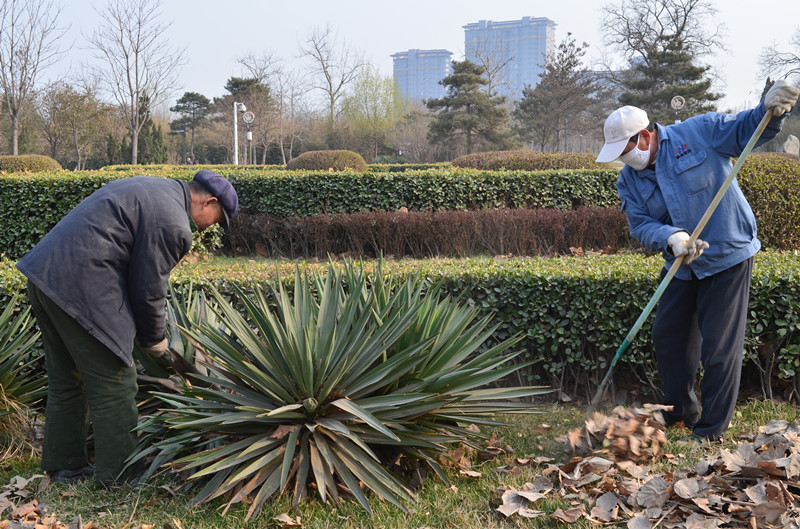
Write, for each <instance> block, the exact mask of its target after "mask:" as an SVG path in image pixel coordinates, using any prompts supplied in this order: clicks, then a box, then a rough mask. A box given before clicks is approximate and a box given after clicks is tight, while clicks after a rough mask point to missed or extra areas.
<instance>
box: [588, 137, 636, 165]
mask: <svg viewBox="0 0 800 529" xmlns="http://www.w3.org/2000/svg"><path fill="white" fill-rule="evenodd" d="M629 141H630V140H628V139H625V140H620V141H615V142H614V143H606V144H605V145H603V148H602V149H600V154H598V155H597V159H596V160H595V161H596V162H598V163H606V162H613V161H614V160H616V159H617V158H619V157H620V155H621V154H622V151H624V150H625V146H626V145H627V144H628V142H629Z"/></svg>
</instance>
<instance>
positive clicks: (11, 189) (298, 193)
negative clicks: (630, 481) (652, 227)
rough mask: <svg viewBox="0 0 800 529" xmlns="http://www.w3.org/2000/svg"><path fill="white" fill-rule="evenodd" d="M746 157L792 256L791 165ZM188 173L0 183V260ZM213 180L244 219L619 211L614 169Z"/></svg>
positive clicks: (161, 170)
mask: <svg viewBox="0 0 800 529" xmlns="http://www.w3.org/2000/svg"><path fill="white" fill-rule="evenodd" d="M751 157H752V158H751ZM751 157H748V160H747V161H746V162H745V164H744V166H743V168H742V171H741V173H740V175H739V184H740V186H741V187H742V190H743V191H744V193H745V196H747V197H748V199H749V200H750V203H751V205H752V206H753V210H754V211H755V214H756V217H757V219H758V220H759V237H760V238H761V241H762V243H763V245H764V247H765V248H776V249H800V224H798V223H800V220H799V219H800V176H798V169H797V165H798V164H797V162H796V161H795V160H792V159H790V158H787V157H775V156H774V155H773V157H772V158H770V157H768V155H767V156H758V155H751ZM786 160H788V161H786ZM197 170H198V166H174V167H168V166H125V167H124V168H123V167H122V166H120V167H119V168H117V169H114V170H102V171H83V172H75V173H71V172H66V171H58V172H52V173H40V174H33V175H29V176H24V175H6V176H3V177H2V178H0V253H2V252H5V253H6V254H7V255H8V256H9V257H13V258H18V257H20V256H21V255H23V254H24V253H25V252H26V251H28V250H29V249H30V248H31V247H32V246H33V245H34V244H35V243H36V242H37V241H38V240H39V239H40V238H41V237H42V236H43V235H44V233H46V232H47V231H48V230H49V229H50V228H52V226H53V225H54V224H55V222H57V221H58V220H59V219H60V218H61V217H63V216H64V215H65V214H66V213H67V212H68V211H69V210H70V209H72V208H73V207H74V206H75V205H77V204H78V203H79V202H80V201H81V200H83V198H85V197H86V196H88V195H89V194H91V192H92V191H94V190H95V189H96V188H97V187H99V186H101V185H103V184H104V183H105V182H107V181H109V180H111V179H114V178H123V177H126V176H134V175H137V174H149V175H151V176H163V177H169V178H181V179H185V180H189V179H191V178H192V176H194V174H195V172H197ZM218 172H220V173H221V174H223V175H224V176H226V177H228V178H230V180H231V181H232V182H233V184H234V186H235V187H236V190H237V193H238V195H239V200H240V205H241V210H242V212H243V213H248V214H267V215H271V216H274V217H281V218H285V217H306V216H313V215H321V214H326V215H334V214H339V213H365V212H371V211H397V210H400V209H401V208H407V209H408V210H410V211H441V210H468V209H483V208H487V209H497V208H508V209H516V208H527V209H540V208H558V209H572V208H577V207H582V206H597V207H619V199H618V197H617V193H616V179H617V176H618V173H617V171H615V170H561V171H542V172H526V171H479V170H474V169H459V168H450V169H426V170H408V171H404V172H396V173H373V172H365V173H355V172H328V171H317V172H305V171H288V170H283V169H279V170H268V171H263V170H256V169H248V168H242V169H236V170H231V171H223V170H218ZM243 218H244V217H243ZM236 222H237V221H236V220H234V224H235V223H236Z"/></svg>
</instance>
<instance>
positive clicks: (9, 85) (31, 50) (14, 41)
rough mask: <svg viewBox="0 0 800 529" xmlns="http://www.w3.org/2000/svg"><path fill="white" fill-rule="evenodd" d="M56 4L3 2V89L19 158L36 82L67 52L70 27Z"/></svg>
mask: <svg viewBox="0 0 800 529" xmlns="http://www.w3.org/2000/svg"><path fill="white" fill-rule="evenodd" d="M60 14H61V8H58V7H55V6H54V5H53V2H52V0H3V2H2V4H0V86H1V87H2V89H3V96H4V101H5V106H6V109H7V110H8V116H9V119H10V120H11V151H12V154H15V155H16V154H19V128H20V119H21V118H22V116H23V115H24V114H25V112H26V111H27V110H28V107H29V105H30V103H31V101H33V99H34V98H35V96H36V94H35V88H36V78H37V76H38V75H39V73H40V72H41V71H42V70H44V69H45V68H47V67H48V66H51V65H52V64H53V63H55V62H56V61H57V60H58V59H59V58H60V57H61V56H62V55H63V52H62V51H61V49H60V47H59V41H60V40H61V37H63V36H64V32H65V31H66V30H67V28H66V27H63V28H62V27H59V26H58V24H57V22H58V19H59V15H60Z"/></svg>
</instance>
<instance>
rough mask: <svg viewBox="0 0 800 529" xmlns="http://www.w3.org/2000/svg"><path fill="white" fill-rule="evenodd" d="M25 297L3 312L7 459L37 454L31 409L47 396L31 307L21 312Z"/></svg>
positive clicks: (1, 437)
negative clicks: (32, 438) (31, 436)
mask: <svg viewBox="0 0 800 529" xmlns="http://www.w3.org/2000/svg"><path fill="white" fill-rule="evenodd" d="M20 299H21V296H20V294H19V293H18V292H17V293H13V294H12V295H11V297H10V301H9V302H8V304H7V305H6V307H5V309H3V312H2V313H0V451H2V453H3V455H4V456H5V457H10V456H12V455H17V454H20V453H23V452H29V453H31V452H33V451H34V449H33V447H32V445H31V444H30V443H29V440H28V436H27V433H28V432H29V431H30V413H31V410H30V408H31V406H33V405H35V404H36V403H37V402H38V401H39V400H41V399H42V398H43V397H44V396H45V394H46V393H47V389H46V385H47V378H46V377H45V374H44V371H43V369H34V365H35V363H36V362H37V361H38V358H37V357H36V356H35V354H34V353H35V350H34V349H35V346H36V341H37V340H38V339H39V331H38V330H36V327H35V322H34V318H33V316H32V315H31V309H30V307H26V308H25V309H23V310H19V303H20Z"/></svg>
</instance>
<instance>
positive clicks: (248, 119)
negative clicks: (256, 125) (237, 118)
mask: <svg viewBox="0 0 800 529" xmlns="http://www.w3.org/2000/svg"><path fill="white" fill-rule="evenodd" d="M255 119H256V115H255V114H253V113H252V112H250V111H249V110H248V111H247V112H245V113H244V114H242V121H244V122H245V123H247V124H250V123H252V122H253V120H255Z"/></svg>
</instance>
